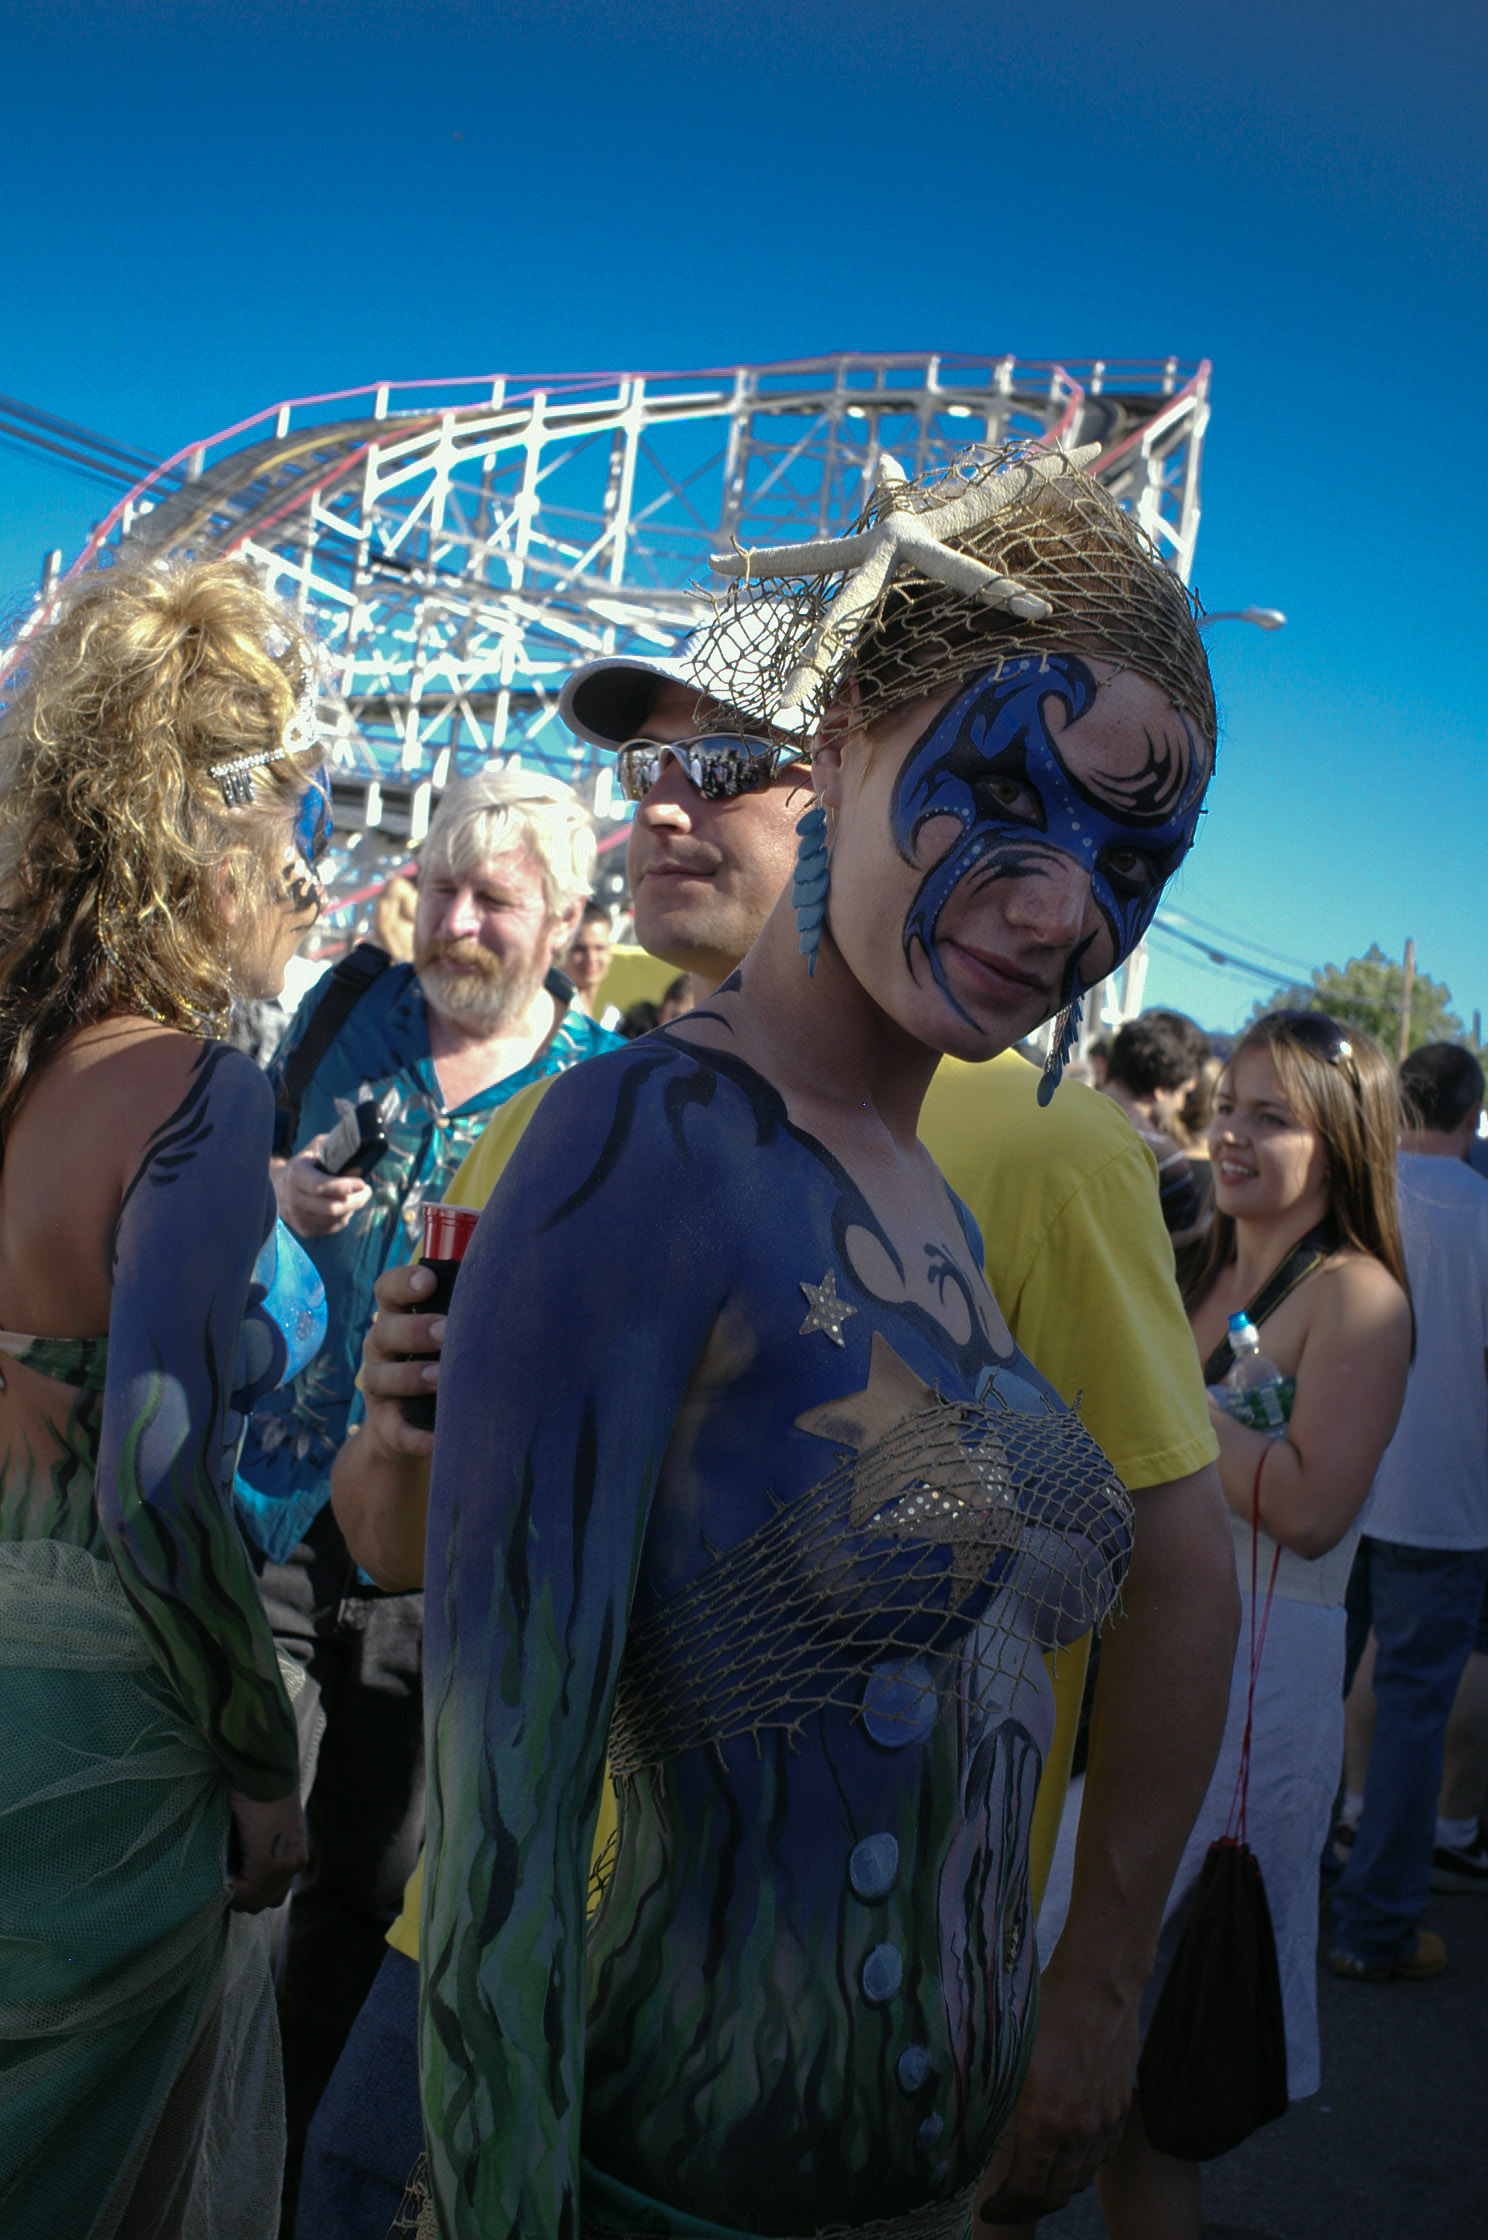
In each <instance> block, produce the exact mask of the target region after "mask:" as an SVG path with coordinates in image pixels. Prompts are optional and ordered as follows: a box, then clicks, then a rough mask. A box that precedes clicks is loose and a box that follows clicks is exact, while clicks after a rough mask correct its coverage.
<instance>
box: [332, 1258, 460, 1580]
mask: <svg viewBox="0 0 1488 2240" xmlns="http://www.w3.org/2000/svg"><path fill="white" fill-rule="evenodd" d="M375 1288H376V1293H377V1313H376V1315H375V1317H374V1318H373V1322H372V1326H371V1328H370V1329H369V1330H368V1332H367V1335H366V1337H365V1338H364V1339H363V1341H362V1390H363V1394H364V1396H365V1399H366V1403H367V1420H366V1422H365V1424H364V1425H363V1426H362V1427H361V1429H360V1430H359V1431H358V1432H357V1433H356V1434H355V1435H354V1436H353V1437H352V1438H350V1439H348V1440H347V1442H346V1445H345V1446H344V1447H343V1448H342V1449H341V1452H340V1453H339V1454H338V1455H337V1457H336V1460H335V1464H334V1467H333V1468H332V1471H331V1507H332V1509H333V1510H334V1511H335V1515H336V1522H337V1524H339V1525H340V1527H341V1530H342V1533H343V1534H344V1536H345V1540H346V1545H347V1546H348V1548H350V1550H351V1552H352V1554H353V1555H354V1556H355V1557H356V1560H357V1562H358V1563H359V1564H360V1565H361V1567H362V1569H363V1570H364V1571H365V1572H366V1573H367V1574H368V1575H369V1577H371V1578H373V1579H375V1580H376V1582H377V1584H378V1586H380V1587H383V1588H385V1589H386V1590H387V1591H388V1592H389V1593H395V1594H407V1593H409V1592H410V1591H411V1590H412V1589H413V1588H415V1587H421V1586H422V1585H423V1583H424V1527H425V1522H426V1519H427V1516H428V1509H429V1457H430V1455H431V1454H432V1453H433V1451H434V1434H433V1433H432V1432H431V1431H418V1430H416V1429H415V1428H414V1426H413V1425H412V1424H411V1423H409V1422H407V1421H406V1420H405V1418H404V1415H403V1409H402V1405H401V1402H402V1401H403V1399H404V1398H406V1397H409V1396H411V1395H413V1394H416V1393H427V1392H428V1391H429V1390H430V1388H431V1386H433V1385H435V1384H437V1382H438V1378H439V1363H438V1354H439V1350H440V1347H441V1346H442V1345H443V1343H444V1317H443V1316H442V1315H434V1316H430V1315H422V1314H418V1313H416V1312H414V1311H412V1310H414V1309H415V1308H416V1307H417V1306H418V1303H419V1301H420V1300H421V1299H425V1298H427V1297H428V1295H429V1293H430V1292H431V1291H432V1290H433V1288H434V1278H433V1276H432V1275H431V1274H430V1273H429V1271H428V1269H427V1268H421V1267H408V1268H389V1269H388V1270H387V1271H386V1272H385V1274H383V1275H380V1276H379V1277H378V1279H377V1283H376V1286H375ZM410 1354H411V1355H413V1356H414V1357H415V1358H413V1359H412V1360H405V1359H403V1358H402V1357H403V1356H404V1355H410Z"/></svg>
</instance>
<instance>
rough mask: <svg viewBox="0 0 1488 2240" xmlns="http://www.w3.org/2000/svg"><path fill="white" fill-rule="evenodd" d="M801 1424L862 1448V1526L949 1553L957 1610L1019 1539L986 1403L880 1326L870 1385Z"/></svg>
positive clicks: (858, 1516)
mask: <svg viewBox="0 0 1488 2240" xmlns="http://www.w3.org/2000/svg"><path fill="white" fill-rule="evenodd" d="M796 1428H797V1429H798V1430H800V1431H809V1432H810V1433H811V1434H812V1436H813V1437H814V1438H818V1439H830V1440H832V1441H833V1442H834V1443H836V1444H839V1445H841V1446H846V1447H851V1448H853V1449H854V1450H855V1451H856V1457H857V1459H856V1460H855V1461H854V1462H852V1463H850V1464H848V1465H847V1468H848V1471H849V1474H850V1478H851V1493H850V1497H849V1502H848V1522H849V1523H850V1524H851V1525H853V1526H854V1527H855V1528H856V1529H857V1530H859V1531H861V1530H862V1529H863V1528H864V1527H865V1526H866V1527H867V1528H868V1529H869V1530H870V1531H873V1532H879V1533H882V1534H884V1535H885V1536H886V1537H888V1538H891V1539H898V1540H919V1541H923V1542H926V1543H928V1544H929V1545H930V1546H931V1547H936V1548H944V1549H945V1550H946V1551H947V1552H948V1554H949V1556H950V1559H951V1560H950V1582H951V1608H952V1609H953V1610H957V1609H959V1608H960V1606H961V1604H962V1603H963V1602H964V1601H965V1600H966V1597H967V1596H968V1594H970V1593H971V1591H972V1589H973V1588H974V1587H977V1586H980V1585H981V1583H982V1581H983V1580H984V1579H985V1578H986V1577H987V1573H988V1570H989V1568H990V1566H991V1565H992V1563H993V1562H994V1560H995V1558H996V1557H997V1556H998V1555H999V1554H1001V1553H1002V1552H1003V1551H1004V1550H1006V1549H1010V1548H1016V1547H1017V1545H1018V1543H1019V1540H1020V1539H1021V1537H1022V1524H1023V1520H1022V1515H1021V1512H1020V1511H1019V1507H1018V1502H1017V1498H1016V1496H1015V1494H1014V1492H1013V1477H1012V1469H1011V1466H1010V1464H1009V1461H1008V1455H1007V1449H1006V1448H1005V1447H1004V1445H1003V1442H1002V1440H1001V1439H1000V1438H999V1437H998V1435H997V1432H996V1430H995V1429H994V1428H993V1425H992V1423H991V1421H990V1419H989V1417H988V1415H987V1413H986V1411H985V1409H982V1408H979V1407H975V1406H973V1405H971V1404H970V1403H968V1402H965V1401H956V1400H945V1399H942V1398H941V1396H940V1394H939V1393H938V1392H936V1391H935V1390H934V1389H933V1387H932V1386H930V1385H927V1384H926V1383H925V1382H924V1380H923V1379H922V1378H920V1377H917V1376H916V1375H915V1373H914V1371H913V1369H911V1368H910V1367H909V1365H908V1363H907V1362H905V1361H901V1360H900V1358H899V1356H898V1354H897V1353H896V1352H895V1351H894V1349H893V1347H892V1346H891V1345H890V1344H889V1342H888V1340H887V1339H886V1338H885V1337H884V1336H883V1334H882V1332H881V1331H877V1330H875V1331H874V1333H873V1343H872V1347H871V1349H870V1353H869V1368H868V1382H867V1384H866V1385H865V1386H864V1387H863V1390H862V1391H861V1392H849V1393H844V1394H843V1396H842V1398H841V1399H840V1400H827V1401H824V1402H823V1403H822V1404H821V1406H820V1407H816V1408H808V1409H807V1410H806V1411H805V1413H804V1414H803V1415H799V1416H797V1418H796Z"/></svg>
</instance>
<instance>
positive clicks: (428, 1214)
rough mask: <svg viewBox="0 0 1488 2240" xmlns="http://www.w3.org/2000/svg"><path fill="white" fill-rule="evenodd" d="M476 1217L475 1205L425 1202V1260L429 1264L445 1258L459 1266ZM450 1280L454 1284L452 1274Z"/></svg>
mask: <svg viewBox="0 0 1488 2240" xmlns="http://www.w3.org/2000/svg"><path fill="white" fill-rule="evenodd" d="M479 1219H480V1208H479V1207H478V1206H445V1205H425V1207H424V1261H425V1264H426V1265H427V1266H429V1267H431V1268H432V1267H433V1266H434V1264H435V1262H436V1261H448V1262H449V1263H450V1264H451V1265H452V1266H453V1267H458V1266H459V1265H460V1262H461V1261H462V1260H463V1259H464V1257H465V1251H466V1247H467V1246H468V1245H469V1243H470V1240H471V1238H472V1237H473V1236H474V1235H475V1225H476V1223H477V1221H479ZM450 1282H451V1284H453V1282H454V1278H453V1276H451V1278H450Z"/></svg>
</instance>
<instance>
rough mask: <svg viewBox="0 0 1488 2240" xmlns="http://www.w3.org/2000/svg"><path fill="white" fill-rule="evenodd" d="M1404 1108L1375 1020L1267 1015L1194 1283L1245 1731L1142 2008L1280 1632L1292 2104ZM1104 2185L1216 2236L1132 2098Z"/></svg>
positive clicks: (1284, 1963) (1256, 1732)
mask: <svg viewBox="0 0 1488 2240" xmlns="http://www.w3.org/2000/svg"><path fill="white" fill-rule="evenodd" d="M1399 1126H1400V1120H1399V1104H1398V1097H1397V1092H1396V1087H1395V1080H1394V1076H1393V1074H1392V1073H1391V1071H1390V1068H1389V1066H1388V1064H1387V1063H1386V1061H1385V1058H1384V1056H1383V1055H1382V1053H1381V1052H1380V1050H1379V1048H1378V1047H1377V1045H1376V1044H1375V1043H1374V1042H1372V1041H1371V1040H1370V1038H1369V1037H1368V1036H1367V1035H1365V1034H1361V1033H1359V1032H1357V1031H1356V1030H1355V1029H1353V1028H1345V1027H1342V1026H1340V1025H1339V1024H1338V1023H1337V1022H1336V1021H1335V1020H1333V1019H1330V1018H1327V1017H1325V1016H1324V1015H1323V1014H1322V1013H1320V1012H1313V1011H1278V1012H1272V1013H1270V1014H1269V1015H1268V1016H1267V1017H1265V1018H1262V1019H1258V1020H1257V1021H1256V1023H1255V1024H1254V1026H1252V1027H1251V1028H1249V1029H1248V1031H1247V1032H1246V1033H1245V1034H1244V1035H1243V1036H1242V1037H1241V1039H1240V1041H1239V1042H1238V1044H1237V1045H1236V1048H1235V1050H1234V1053H1233V1055H1232V1056H1231V1058H1230V1061H1229V1063H1228V1065H1227V1066H1226V1067H1225V1069H1224V1072H1223V1073H1222V1074H1221V1076H1220V1078H1219V1082H1218V1085H1217V1088H1216V1092H1215V1100H1214V1117H1213V1121H1212V1123H1211V1126H1210V1131H1209V1151H1210V1156H1211V1158H1212V1160H1213V1169H1214V1204H1215V1211H1214V1216H1213V1222H1212V1227H1211V1233H1210V1239H1209V1248H1208V1252H1207V1255H1206V1256H1205V1257H1204V1259H1203V1260H1202V1262H1201V1264H1200V1266H1199V1270H1198V1273H1197V1275H1196V1276H1195V1278H1194V1279H1193V1282H1192V1284H1191V1286H1190V1289H1189V1293H1188V1309H1189V1320H1190V1322H1191V1323H1192V1325H1193V1332H1194V1337H1195V1339H1196V1341H1197V1343H1198V1348H1199V1352H1200V1354H1201V1355H1202V1357H1203V1359H1204V1364H1205V1372H1206V1382H1207V1383H1208V1385H1209V1398H1210V1408H1211V1411H1212V1414H1213V1418H1214V1426H1215V1431H1216V1433H1217V1435H1218V1438H1219V1471H1220V1482H1221V1484H1222V1486H1223V1488H1224V1495H1225V1500H1226V1502H1227V1503H1228V1504H1229V1508H1230V1511H1231V1519H1230V1521H1231V1525H1232V1528H1233V1531H1234V1536H1235V1561H1236V1567H1237V1570H1238V1572H1239V1581H1240V1589H1241V1598H1242V1614H1241V1624H1240V1644H1239V1649H1238V1651H1237V1653H1236V1659H1235V1675H1234V1680H1233V1683H1232V1686H1231V1692H1230V1710H1229V1717H1228V1720H1227V1722H1226V1727H1225V1738H1224V1742H1223V1744H1222V1746H1221V1749H1220V1754H1219V1760H1218V1763H1217V1765H1216V1767H1215V1771H1214V1777H1213V1780H1212V1781H1211V1783H1210V1785H1209V1792H1208V1795H1207V1796H1206V1797H1205V1799H1204V1803H1203V1806H1202V1808H1201V1810H1200V1813H1199V1817H1198V1820H1197V1821H1196V1822H1195V1825H1194V1830H1193V1833H1192V1835H1191V1837H1190V1839H1189V1843H1188V1848H1187V1850H1186V1851H1185V1853H1184V1856H1183V1860H1182V1863H1181V1865H1180V1866H1179V1869H1178V1874H1177V1876H1176V1878H1175V1880H1174V1884H1173V1891H1172V1895H1171V1897H1170V1898H1169V1901H1168V1915H1167V1919H1166V1921H1165V1924H1164V1929H1163V1936H1162V1941H1161V1943H1160V1945H1159V1948H1158V1960H1157V1966H1156V1968H1155V1969H1154V1971H1153V1976H1152V1981H1151V1983H1150V1984H1149V1986H1148V1991H1147V1999H1146V2012H1147V2013H1150V2012H1151V2009H1152V2007H1153V2006H1154V2005H1155V2003H1156V1999H1157V1995H1158V1992H1159V1991H1160V1989H1161V1987H1162V1983H1163V1980H1164V1978H1165V1976H1166V1974H1167V1969H1168V1965H1169V1962H1170V1960H1171V1958H1172V1954H1173V1950H1174V1948H1175V1946H1176V1944H1177V1941H1178V1936H1179V1934H1180V1932H1181V1930H1182V1926H1183V1922H1184V1918H1185V1916H1186V1913H1187V1907H1188V1900H1189V1898H1190V1896H1191V1894H1192V1890H1193V1886H1194V1883H1195V1880H1196V1878H1197V1876H1198V1873H1199V1869H1200V1867H1201V1865H1202V1864H1203V1860H1204V1855H1205V1853H1206V1851H1207V1850H1208V1848H1209V1845H1210V1844H1211V1843H1212V1842H1213V1841H1214V1840H1215V1839H1216V1838H1217V1837H1219V1836H1221V1835H1223V1834H1224V1833H1225V1832H1226V1828H1227V1825H1228V1824H1229V1823H1230V1819H1231V1809H1232V1805H1233V1803H1234V1800H1235V1795H1236V1784H1237V1775H1238V1772H1239V1766H1240V1754H1241V1743H1242V1739H1243V1736H1244V1732H1245V1725H1246V1709H1247V1697H1248V1694H1249V1688H1250V1678H1251V1668H1252V1655H1253V1651H1252V1643H1253V1642H1254V1643H1255V1644H1256V1645H1257V1647H1260V1646H1261V1645H1262V1644H1263V1650H1264V1653H1263V1654H1261V1656H1260V1659H1259V1665H1258V1671H1257V1678H1256V1685H1255V1695H1254V1707H1253V1725H1252V1730H1251V1742H1250V1750H1251V1768H1250V1779H1249V1796H1248V1804H1247V1812H1246V1831H1245V1832H1246V1838H1247V1840H1248V1842H1249V1844H1250V1847H1251V1849H1252V1851H1253V1852H1254V1853H1255V1855H1256V1857H1257V1859H1258V1860H1259V1862H1260V1867H1261V1872H1262V1875H1263V1877H1264V1880H1265V1885H1266V1895H1267V1898H1268V1900H1269V1904H1270V1910H1271V1919H1272V1925H1273V1927H1274V1929H1275V1932H1276V1949H1277V1960H1278V1963H1279V1966H1280V1972H1281V1985H1282V2001H1283V2008H1284V2012H1285V2021H1286V2048H1287V2083H1288V2092H1289V2095H1290V2097H1291V2098H1292V2099H1293V2100H1299V2099H1303V2098H1305V2097H1306V2096H1307V2095H1308V2094H1309V2093H1312V2092H1315V2091H1316V2090H1317V2087H1318V2081H1319V2080H1318V2035H1317V1986H1316V1974H1317V1910H1318V1900H1317V1873H1318V1859H1319V1856H1320V1854H1321V1852H1322V1848H1323V1845H1324V1843H1325V1841H1326V1839H1327V1834H1328V1823H1329V1815H1330V1812H1331V1808H1332V1802H1333V1796H1334V1791H1335V1789H1336V1787H1337V1782H1338V1769H1339V1765H1340V1762H1341V1755H1342V1748H1343V1701H1342V1684H1343V1660H1344V1609H1343V1599H1344V1591H1345V1588H1346V1587H1347V1584H1348V1575H1349V1568H1350V1565H1351V1564H1352V1561H1353V1555H1354V1548H1355V1544H1356V1542H1357V1540H1358V1520H1359V1513H1360V1511H1361V1509H1362V1507H1363V1503H1364V1498H1365V1496H1366V1494H1367V1493H1368V1491H1369V1488H1370V1485H1371V1483H1372V1481H1373V1478H1374V1473H1375V1469H1376V1467H1377V1465H1378V1463H1379V1459H1380V1456H1381V1454H1382V1453H1383V1452H1384V1449H1385V1446H1386V1444H1387V1443H1388V1441H1389V1438H1390V1434H1391V1432H1392V1431H1393V1430H1394V1428H1395V1419H1396V1417H1397V1415H1398V1414H1399V1412H1400V1404H1401V1401H1402V1399H1403V1397H1404V1393H1405V1377H1406V1370H1407V1367H1408V1365H1409V1362H1410V1354H1411V1335H1412V1332H1411V1308H1410V1295H1409V1291H1408V1288H1407V1284H1406V1274H1405V1261H1404V1255H1403V1252H1402V1249H1401V1243H1400V1232H1399V1227H1398V1224H1397V1221H1396V1213H1395V1153H1396V1145H1397V1139H1398V1134H1399ZM1268 1605H1269V1607H1268ZM1252 1614H1253V1619H1252ZM1101 2196H1102V2202H1103V2205H1104V2208H1105V2213H1106V2222H1107V2229H1108V2230H1109V2232H1110V2233H1111V2234H1112V2235H1113V2236H1114V2240H1139V2236H1140V2240H1199V2233H1200V2227H1201V2203H1200V2165H1199V2164H1198V2163H1196V2162H1180V2161H1178V2160H1176V2159H1175V2158H1173V2157H1172V2156H1169V2155H1164V2154H1159V2153H1158V2152H1157V2150H1156V2149H1155V2148H1154V2147H1153V2146H1152V2145H1151V2144H1150V2142H1149V2141H1148V2139H1147V2137H1146V2134H1145V2132H1144V2131H1143V2129H1142V2126H1141V2124H1140V2122H1139V2121H1138V2120H1137V2119H1136V2118H1135V2116H1134V2118H1133V2121H1132V2123H1131V2124H1130V2125H1129V2126H1128V2130H1127V2135H1126V2138H1125V2140H1124V2141H1123V2144H1122V2147H1121V2149H1120V2151H1119V2153H1118V2154H1117V2156H1116V2157H1115V2159H1114V2161H1112V2162H1111V2163H1109V2164H1108V2165H1107V2166H1106V2170H1105V2172H1103V2173H1102V2177H1101Z"/></svg>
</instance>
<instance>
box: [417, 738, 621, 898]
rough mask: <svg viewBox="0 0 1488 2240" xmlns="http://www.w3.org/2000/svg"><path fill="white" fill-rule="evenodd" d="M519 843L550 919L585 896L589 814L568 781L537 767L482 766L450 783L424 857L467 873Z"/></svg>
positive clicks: (591, 845) (590, 858)
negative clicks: (532, 863)
mask: <svg viewBox="0 0 1488 2240" xmlns="http://www.w3.org/2000/svg"><path fill="white" fill-rule="evenodd" d="M519 848H520V849H523V850H525V851H526V852H527V853H528V854H530V855H531V856H533V857H534V858H535V859H536V861H537V864H538V867H539V869H540V870H541V872H542V884H543V900H544V902H545V903H546V905H547V910H548V915H549V917H551V918H561V917H563V916H564V915H565V913H566V912H568V911H570V910H572V909H573V908H574V906H575V904H576V903H584V902H587V901H588V899H589V889H590V884H591V882H592V880H593V878H594V853H595V842H594V822H593V819H592V818H591V817H590V815H589V812H588V810H587V809H586V808H585V807H584V804H583V803H582V802H581V801H580V799H579V797H578V795H577V794H576V793H575V792H574V790H573V787H572V786H566V785H565V784H564V783H563V781H562V779H561V778H550V777H547V776H546V775H545V774H544V773H543V772H542V771H541V770H518V769H506V770H483V771H482V772H481V774H480V776H479V777H478V778H462V779H461V780H460V781H459V783H458V784H457V785H452V786H451V787H450V788H449V790H448V792H447V793H446V794H445V795H444V797H443V799H442V800H441V802H440V804H439V807H438V808H437V809H436V810H435V812H434V816H433V818H432V819H431V821H430V825H429V837H428V840H427V842H426V844H425V856H426V859H427V861H428V862H429V863H431V864H432V863H444V864H448V866H449V868H450V869H451V870H452V871H455V872H458V873H461V874H465V875H468V874H469V873H470V872H472V871H475V870H478V869H479V867H480V866H481V865H482V864H485V863H492V862H494V861H495V860H496V859H497V857H499V856H506V855H510V854H512V852H513V851H514V850H516V849H519Z"/></svg>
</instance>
